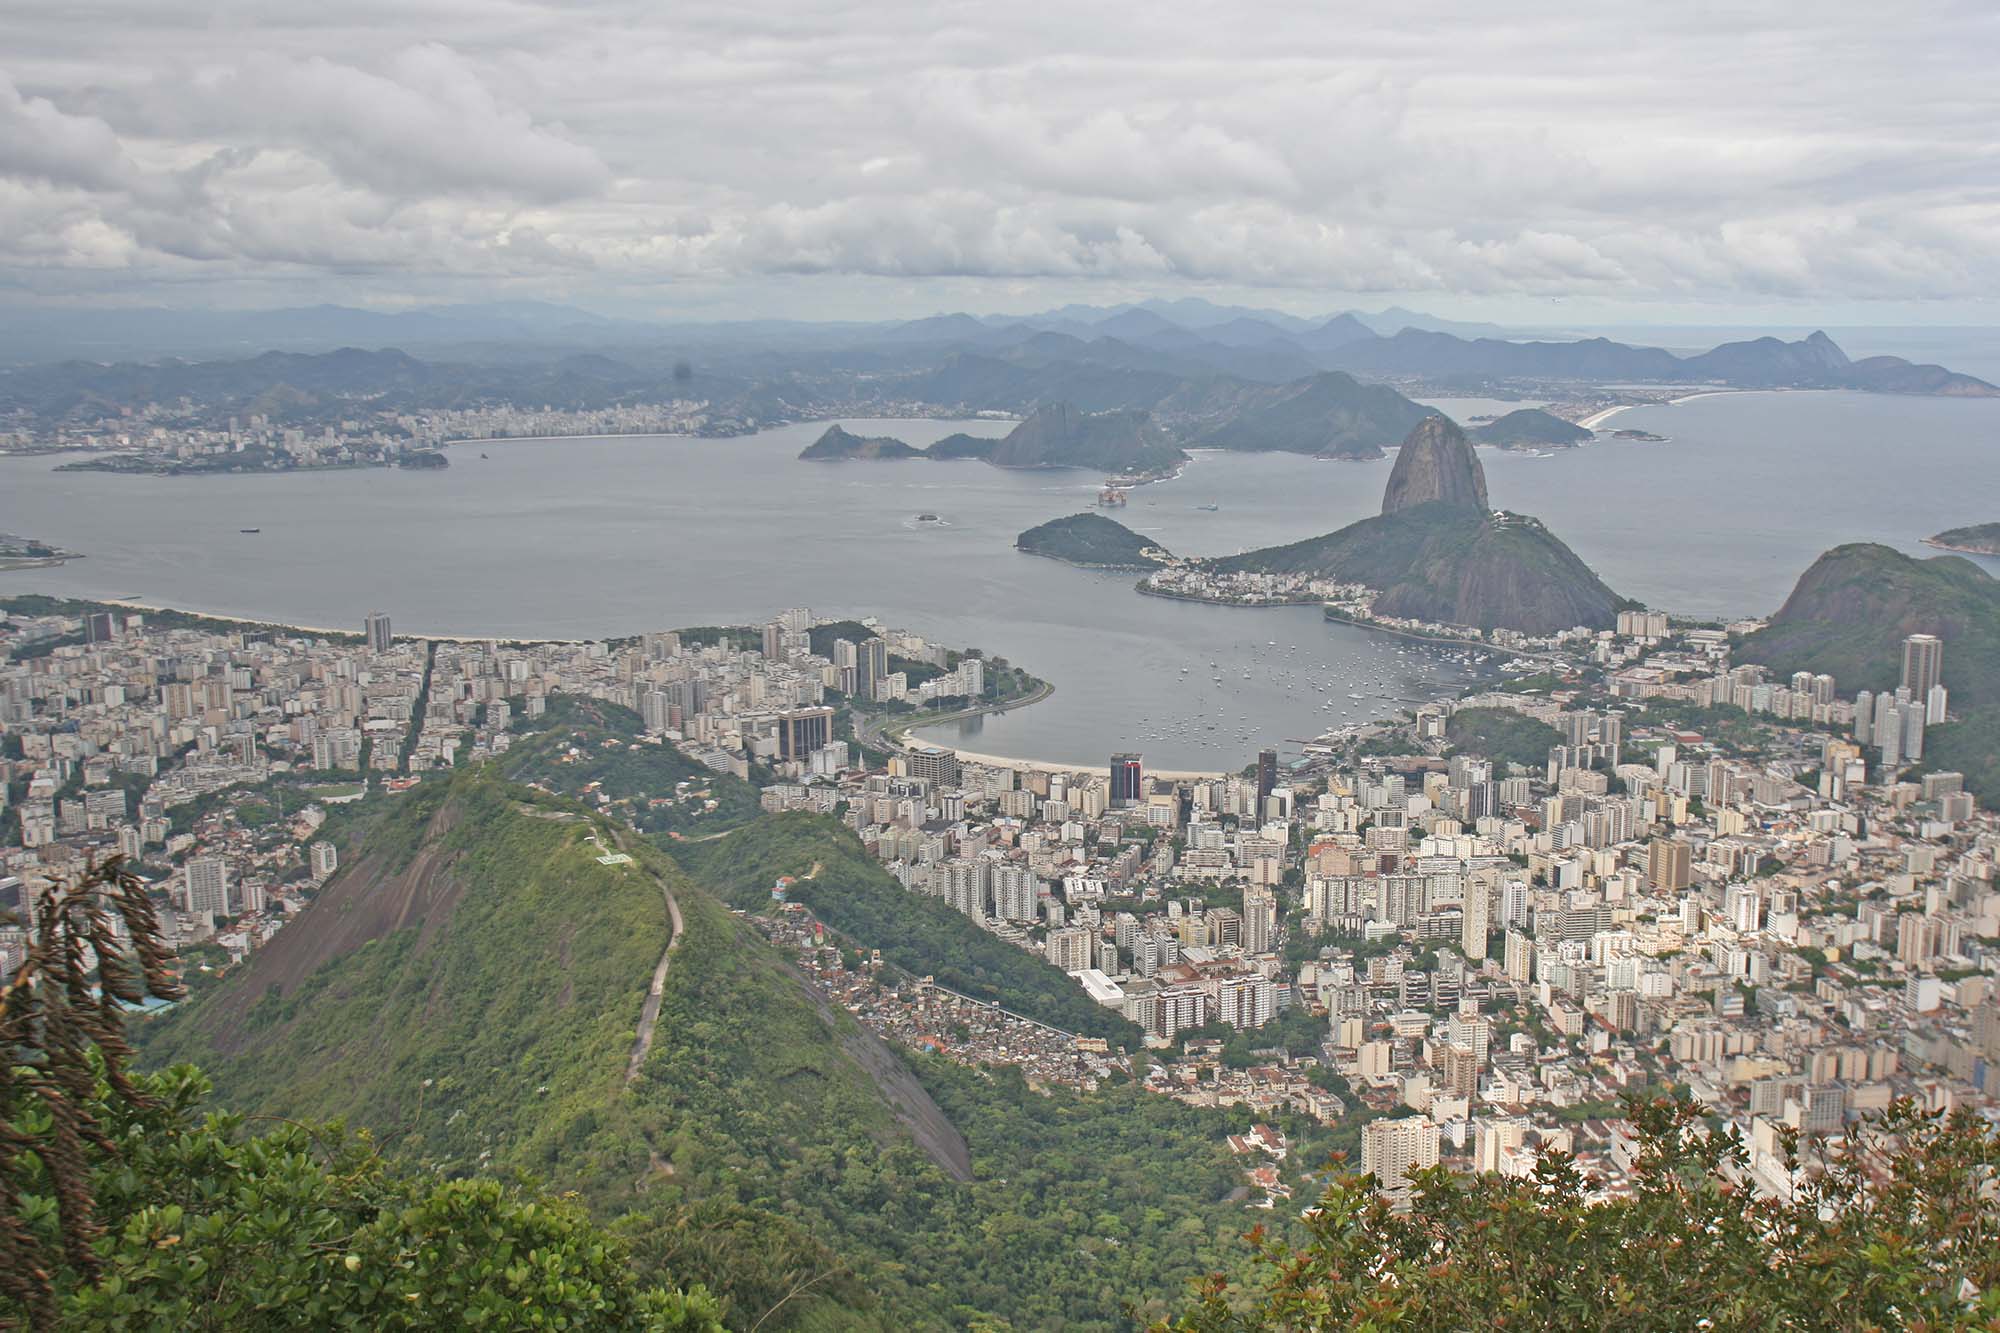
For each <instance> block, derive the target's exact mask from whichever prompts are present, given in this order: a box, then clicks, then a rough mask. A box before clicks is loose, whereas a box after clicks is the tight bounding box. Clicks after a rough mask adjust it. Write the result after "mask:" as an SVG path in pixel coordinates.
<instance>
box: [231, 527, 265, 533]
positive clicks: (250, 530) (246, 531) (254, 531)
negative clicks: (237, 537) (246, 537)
mask: <svg viewBox="0 0 2000 1333" xmlns="http://www.w3.org/2000/svg"><path fill="white" fill-rule="evenodd" d="M236 530H237V531H238V532H242V533H249V534H255V533H259V532H262V531H263V530H264V529H262V528H238V529H236Z"/></svg>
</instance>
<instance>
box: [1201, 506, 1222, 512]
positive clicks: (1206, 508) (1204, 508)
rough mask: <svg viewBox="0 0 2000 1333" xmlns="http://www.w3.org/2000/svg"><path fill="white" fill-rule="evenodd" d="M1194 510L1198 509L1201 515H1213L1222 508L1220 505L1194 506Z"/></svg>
mask: <svg viewBox="0 0 2000 1333" xmlns="http://www.w3.org/2000/svg"><path fill="white" fill-rule="evenodd" d="M1195 508H1196V509H1199V510H1200V511H1201V512H1202V513H1204V514H1213V513H1215V512H1216V511H1217V510H1218V509H1220V508H1222V506H1221V505H1196V506H1195Z"/></svg>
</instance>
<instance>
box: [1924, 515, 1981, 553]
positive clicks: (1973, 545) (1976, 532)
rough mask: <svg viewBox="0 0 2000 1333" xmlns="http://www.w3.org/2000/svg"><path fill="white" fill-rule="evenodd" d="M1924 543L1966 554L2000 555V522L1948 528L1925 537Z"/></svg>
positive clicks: (1943, 549) (1942, 549) (1941, 549)
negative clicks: (1933, 535)
mask: <svg viewBox="0 0 2000 1333" xmlns="http://www.w3.org/2000/svg"><path fill="white" fill-rule="evenodd" d="M1924 545H1926V546H1935V547H1937V548H1938V549H1939V550H1940V551H1957V552H1959V553H1961V554H1964V555H2000V523H1975V524H1972V525H1971V526H1970V527H1963V528H1946V529H1945V530H1944V531H1943V532H1940V533H1938V534H1937V535H1936V536H1935V537H1926V538H1924Z"/></svg>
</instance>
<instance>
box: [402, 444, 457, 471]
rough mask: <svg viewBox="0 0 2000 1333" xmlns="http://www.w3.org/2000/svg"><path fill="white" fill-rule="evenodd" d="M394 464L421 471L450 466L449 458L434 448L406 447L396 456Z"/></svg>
mask: <svg viewBox="0 0 2000 1333" xmlns="http://www.w3.org/2000/svg"><path fill="white" fill-rule="evenodd" d="M396 466H397V467H406V468H416V469H418V470H419V471H421V470H423V469H426V468H432V469H435V468H441V467H450V466H451V460H450V459H449V458H446V457H445V456H444V455H443V454H442V453H440V452H439V451H437V450H436V449H407V450H405V451H403V452H402V453H400V454H398V455H397V456H396Z"/></svg>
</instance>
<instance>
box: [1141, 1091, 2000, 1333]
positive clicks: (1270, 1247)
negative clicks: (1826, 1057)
mask: <svg viewBox="0 0 2000 1333" xmlns="http://www.w3.org/2000/svg"><path fill="white" fill-rule="evenodd" d="M1628 1113H1629V1115H1630V1116H1631V1118H1632V1121H1633V1123H1634V1125H1635V1127H1636V1130H1637V1134H1638V1147H1639V1152H1638V1157H1637V1161H1636V1163H1635V1168H1634V1171H1633V1180H1632V1188H1631V1190H1630V1191H1629V1192H1628V1193H1625V1194H1623V1195H1620V1196H1616V1197H1610V1198H1603V1197H1599V1196H1598V1191H1597V1190H1596V1189H1595V1182H1593V1181H1591V1180H1590V1179H1588V1178H1587V1177H1586V1176H1585V1175H1584V1173H1583V1172H1582V1171H1581V1170H1579V1169H1578V1167H1577V1165H1576V1163H1575V1162H1574V1161H1573V1160H1572V1159H1571V1158H1569V1157H1568V1156H1567V1155H1565V1154H1562V1153H1550V1154H1547V1155H1545V1156H1544V1157H1543V1158H1542V1160H1541V1161H1540V1163H1539V1164H1538V1165H1537V1167H1536V1169H1535V1171H1534V1173H1533V1174H1532V1175H1531V1176H1529V1177H1527V1178H1525V1179H1511V1178H1507V1177H1502V1176H1497V1175H1483V1176H1468V1175H1461V1174H1454V1173H1452V1172H1449V1171H1446V1170H1443V1169H1433V1170H1431V1171H1428V1172H1424V1173H1421V1175H1419V1176H1417V1177H1415V1178H1414V1179H1415V1183H1416V1189H1415V1193H1414V1198H1413V1203H1412V1206H1411V1208H1410V1210H1409V1211H1408V1212H1407V1213H1398V1212H1396V1211H1394V1210H1392V1209H1391V1208H1390V1207H1389V1206H1388V1205H1387V1204H1386V1203H1385V1202H1384V1201H1383V1200H1382V1199H1381V1198H1380V1197H1379V1196H1377V1194H1376V1193H1375V1191H1374V1189H1373V1188H1372V1186H1373V1183H1374V1182H1373V1180H1372V1178H1370V1177H1362V1176H1355V1175H1352V1174H1341V1175H1338V1176H1337V1177H1336V1178H1335V1179H1334V1181H1333V1183H1332V1184H1331V1185H1330V1187H1329V1188H1328V1190H1327V1192H1326V1194H1325V1196H1324V1197H1323V1198H1322V1200H1321V1202H1320V1204H1319V1207H1318V1208H1317V1210H1316V1211H1314V1212H1313V1213H1312V1214H1311V1215H1310V1216H1309V1217H1308V1218H1307V1220H1306V1231H1307V1235H1306V1239H1305V1240H1304V1241H1303V1243H1301V1244H1299V1245H1297V1246H1288V1245H1284V1244H1281V1243H1278V1242H1276V1241H1273V1240H1271V1239H1269V1238H1268V1237H1265V1236H1263V1235H1256V1236H1254V1237H1253V1239H1254V1240H1255V1241H1256V1244H1257V1248H1258V1251H1259V1261H1260V1267H1259V1271H1258V1272H1257V1274H1256V1275H1255V1276H1256V1280H1257V1285H1256V1289H1255V1290H1252V1289H1250V1288H1248V1287H1245V1286H1243V1285H1239V1284H1235V1283H1232V1282H1231V1281H1230V1280H1229V1279H1227V1278H1225V1277H1223V1276H1220V1275H1218V1276H1215V1277H1212V1278H1210V1279H1208V1280H1206V1281H1205V1282H1203V1283H1202V1284H1200V1285H1199V1287H1198V1290H1197V1291H1196V1293H1195V1298H1194V1302H1193V1305H1192V1307H1191V1308H1190V1309H1188V1310H1187V1311H1185V1312H1184V1313H1183V1314H1182V1315H1181V1316H1180V1317H1179V1318H1177V1319H1175V1320H1173V1321H1172V1322H1170V1323H1162V1324H1159V1325H1156V1326H1155V1329H1156V1333H1278V1331H1279V1330H1283V1331H1285V1333H1309V1331H1316V1330H1382V1329H1426V1330H1429V1329H1435V1330H1455V1329H1468V1328H1502V1329H1549V1330H1553V1329H1562V1330H1573V1329H1579V1330H1580V1329H1606V1330H1610V1329H1618V1330H1628V1329H1629V1330H1652V1329H1659V1330H1669V1329H1675V1330H1678V1329H1688V1328H1703V1329H1710V1330H1717V1331H1722V1330H1753V1329H1798V1328H1813V1329H1852V1330H1873V1329H1975V1328H1978V1329H1988V1328H1995V1327H2000V1179H1996V1170H2000V1132H1996V1130H1995V1129H1994V1127H1993V1126H1992V1125H1990V1124H1988V1123H1987V1122H1985V1121H1983V1120H1980V1119H1979V1118H1977V1117H1976V1116H1974V1115H1973V1114H1971V1113H1970V1112H1968V1111H1957V1112H1953V1113H1951V1114H1949V1115H1944V1114H1929V1113H1925V1112H1922V1111H1920V1110H1918V1109H1917V1107H1916V1106H1915V1105H1914V1104H1912V1103H1910V1102H1907V1101H1906V1102H1899V1103H1897V1104H1896V1105H1894V1106H1892V1107H1891V1108H1890V1109H1889V1111H1888V1112H1887V1113H1885V1114H1884V1115H1883V1116H1881V1117H1880V1118H1878V1119H1876V1120H1874V1121H1871V1122H1868V1123H1865V1124H1864V1125H1862V1126H1860V1127H1858V1128H1857V1129H1856V1130H1854V1131H1853V1132H1852V1133H1851V1134H1850V1135H1849V1136H1848V1138H1847V1139H1846V1140H1845V1141H1844V1142H1843V1143H1840V1144H1838V1145H1837V1146H1835V1147H1833V1148H1831V1149H1826V1148H1823V1147H1819V1148H1815V1149H1813V1150H1812V1151H1801V1150H1800V1147H1799V1145H1798V1143H1797V1142H1796V1140H1788V1141H1787V1143H1786V1145H1785V1147H1786V1152H1787V1156H1788V1161H1789V1165H1790V1168H1791V1176H1792V1180H1793V1182H1794V1184H1793V1190H1792V1193H1791V1197H1790V1198H1789V1199H1777V1198H1767V1197H1758V1196H1756V1195H1754V1194H1753V1193H1752V1192H1751V1191H1749V1190H1748V1189H1747V1188H1744V1187H1741V1186H1739V1185H1738V1184H1736V1183H1734V1182H1736V1181H1739V1180H1741V1179H1742V1178H1743V1174H1744V1172H1745V1171H1746V1169H1747V1167H1748V1165H1749V1163H1748V1154H1747V1152H1746V1151H1745V1149H1744V1146H1743V1144H1742V1143H1741V1141H1740V1140H1739V1139H1738V1138H1737V1136H1736V1135H1735V1134H1733V1133H1716V1132H1711V1131H1710V1129H1709V1128H1708V1126H1707V1124H1706V1123H1705V1121H1704V1119H1703V1115H1702V1113H1701V1111H1700V1109H1699V1108H1698V1107H1696V1106H1695V1105H1693V1104H1692V1103H1689V1102H1686V1101H1652V1102H1638V1101H1635V1102H1632V1103H1630V1104H1629V1105H1628Z"/></svg>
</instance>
